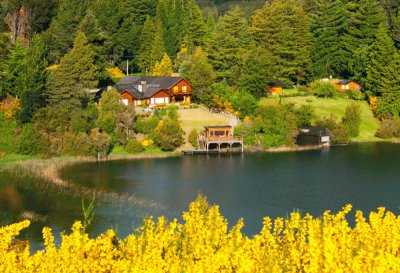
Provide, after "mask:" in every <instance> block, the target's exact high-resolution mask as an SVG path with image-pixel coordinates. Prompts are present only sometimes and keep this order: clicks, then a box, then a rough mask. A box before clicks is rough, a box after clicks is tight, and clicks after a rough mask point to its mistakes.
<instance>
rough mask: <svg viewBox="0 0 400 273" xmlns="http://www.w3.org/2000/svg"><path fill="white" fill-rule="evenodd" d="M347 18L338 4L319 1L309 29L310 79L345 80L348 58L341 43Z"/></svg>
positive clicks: (345, 9)
mask: <svg viewBox="0 0 400 273" xmlns="http://www.w3.org/2000/svg"><path fill="white" fill-rule="evenodd" d="M347 16H348V11H347V6H346V3H345V2H344V1H342V0H334V1H331V0H322V1H321V2H320V3H319V4H318V11H317V12H316V14H315V15H314V16H313V17H312V26H311V30H312V31H311V32H312V36H313V46H312V50H311V58H312V61H313V66H312V72H313V74H314V76H316V77H327V76H335V77H337V76H339V77H344V78H347V77H348V75H349V71H348V60H350V59H351V57H352V56H351V53H350V52H349V51H348V49H347V44H346V42H345V40H344V34H345V33H346V31H347Z"/></svg>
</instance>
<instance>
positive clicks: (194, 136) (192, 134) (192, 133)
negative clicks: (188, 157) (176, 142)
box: [188, 129, 198, 149]
mask: <svg viewBox="0 0 400 273" xmlns="http://www.w3.org/2000/svg"><path fill="white" fill-rule="evenodd" d="M197 135H198V132H197V130H196V129H193V130H192V131H190V133H189V137H188V141H189V143H190V144H192V146H193V147H194V148H195V149H197V148H198V147H197Z"/></svg>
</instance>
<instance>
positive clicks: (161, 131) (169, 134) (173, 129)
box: [153, 116, 184, 151]
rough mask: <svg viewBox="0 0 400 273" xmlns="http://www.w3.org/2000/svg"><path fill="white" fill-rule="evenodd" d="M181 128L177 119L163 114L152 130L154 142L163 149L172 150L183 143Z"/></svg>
mask: <svg viewBox="0 0 400 273" xmlns="http://www.w3.org/2000/svg"><path fill="white" fill-rule="evenodd" d="M183 134H184V132H183V130H182V128H181V126H180V124H179V120H177V119H171V118H170V117H168V116H165V117H164V118H163V120H162V121H160V122H159V123H158V125H157V128H156V129H155V130H154V134H153V137H154V142H155V143H156V144H157V145H158V146H159V147H160V148H161V150H163V151H173V150H174V149H176V148H178V147H179V146H181V145H182V144H183V141H184V138H183Z"/></svg>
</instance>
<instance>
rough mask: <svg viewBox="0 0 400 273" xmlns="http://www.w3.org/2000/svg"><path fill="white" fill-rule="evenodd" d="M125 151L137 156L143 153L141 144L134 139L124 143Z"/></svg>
mask: <svg viewBox="0 0 400 273" xmlns="http://www.w3.org/2000/svg"><path fill="white" fill-rule="evenodd" d="M125 150H126V151H127V152H128V153H130V154H137V153H141V152H143V151H144V147H143V145H142V143H141V142H140V141H138V140H136V139H130V140H128V143H126V146H125Z"/></svg>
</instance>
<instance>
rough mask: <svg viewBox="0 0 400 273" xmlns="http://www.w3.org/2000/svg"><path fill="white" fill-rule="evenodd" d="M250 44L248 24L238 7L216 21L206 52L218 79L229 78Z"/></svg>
mask: <svg viewBox="0 0 400 273" xmlns="http://www.w3.org/2000/svg"><path fill="white" fill-rule="evenodd" d="M251 42H252V39H251V36H250V32H249V28H248V22H247V20H246V18H245V17H244V14H243V12H242V11H241V9H240V8H239V7H238V6H236V7H235V8H234V9H233V10H230V11H229V12H228V13H227V14H225V15H224V16H222V17H221V18H220V19H219V20H218V22H217V24H216V26H215V29H214V32H213V33H212V36H211V41H210V45H209V47H208V49H207V52H208V57H209V59H210V63H211V64H212V65H213V67H214V69H215V71H216V72H218V74H219V75H220V77H228V78H230V73H231V72H232V71H231V70H232V69H233V68H234V67H235V66H237V65H239V64H240V63H241V61H242V56H243V54H244V53H245V52H246V50H247V49H248V48H249V46H250V44H251Z"/></svg>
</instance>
